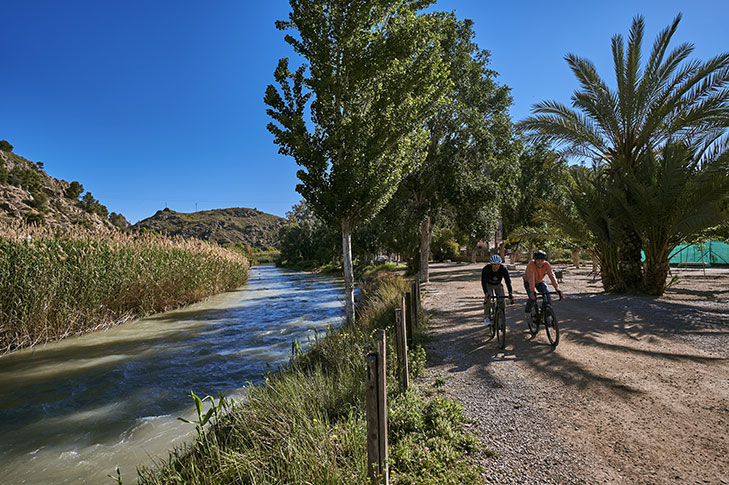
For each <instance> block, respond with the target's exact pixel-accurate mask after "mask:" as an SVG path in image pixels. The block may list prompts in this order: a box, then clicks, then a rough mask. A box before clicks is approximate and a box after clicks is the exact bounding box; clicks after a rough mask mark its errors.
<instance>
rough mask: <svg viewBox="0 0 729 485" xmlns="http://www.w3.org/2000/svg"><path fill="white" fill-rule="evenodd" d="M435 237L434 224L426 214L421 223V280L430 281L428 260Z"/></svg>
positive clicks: (422, 281)
mask: <svg viewBox="0 0 729 485" xmlns="http://www.w3.org/2000/svg"><path fill="white" fill-rule="evenodd" d="M432 237H433V226H432V225H431V224H430V216H425V218H424V219H423V221H422V222H421V223H420V269H419V271H418V272H419V273H420V282H421V283H427V282H428V281H430V277H429V275H428V260H429V259H430V241H431V238H432Z"/></svg>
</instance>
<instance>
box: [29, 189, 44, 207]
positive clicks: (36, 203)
mask: <svg viewBox="0 0 729 485" xmlns="http://www.w3.org/2000/svg"><path fill="white" fill-rule="evenodd" d="M30 196H31V198H32V199H31V200H30V201H29V203H28V205H30V206H31V207H33V208H35V209H37V210H38V211H39V212H44V211H45V210H46V206H47V204H48V196H47V195H46V193H45V192H43V191H42V190H37V189H31V191H30Z"/></svg>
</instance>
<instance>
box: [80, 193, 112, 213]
mask: <svg viewBox="0 0 729 485" xmlns="http://www.w3.org/2000/svg"><path fill="white" fill-rule="evenodd" d="M81 207H82V208H83V209H84V210H85V211H86V212H88V213H89V214H96V215H98V216H100V217H103V218H104V219H106V218H107V217H108V215H109V210H108V209H107V208H106V206H105V205H103V204H101V203H100V202H99V201H98V200H96V199H95V198H94V196H93V195H91V192H86V193H85V194H84V196H83V197H81Z"/></svg>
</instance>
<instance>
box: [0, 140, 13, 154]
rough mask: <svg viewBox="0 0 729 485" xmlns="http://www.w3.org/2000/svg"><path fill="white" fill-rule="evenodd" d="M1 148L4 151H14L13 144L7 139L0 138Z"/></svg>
mask: <svg viewBox="0 0 729 485" xmlns="http://www.w3.org/2000/svg"><path fill="white" fill-rule="evenodd" d="M0 150H2V151H4V152H12V151H13V145H11V144H10V142H8V141H7V140H0Z"/></svg>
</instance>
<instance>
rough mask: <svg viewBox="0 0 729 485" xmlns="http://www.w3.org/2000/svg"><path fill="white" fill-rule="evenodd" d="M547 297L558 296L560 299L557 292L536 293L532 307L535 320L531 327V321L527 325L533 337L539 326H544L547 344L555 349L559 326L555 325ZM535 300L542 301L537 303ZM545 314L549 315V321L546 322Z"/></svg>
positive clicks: (555, 321)
mask: <svg viewBox="0 0 729 485" xmlns="http://www.w3.org/2000/svg"><path fill="white" fill-rule="evenodd" d="M547 295H560V298H559V299H560V300H561V299H562V294H561V292H557V291H549V292H545V293H536V294H535V295H534V306H533V310H534V313H535V317H536V318H535V320H534V322H533V325H532V322H531V321H528V322H527V323H528V324H529V331H530V332H531V334H532V335H533V336H534V335H536V334H537V332H539V325H540V324H541V325H544V329H545V331H546V332H547V338H548V339H549V343H550V344H551V345H552V347H556V346H557V344H558V343H559V326H558V324H557V318H556V316H555V314H554V310H553V309H552V304H551V302H550V301H549V299H548V298H547ZM537 298H541V299H542V301H541V302H539V301H537ZM547 314H549V320H547V317H546V315H547ZM532 327H533V328H532Z"/></svg>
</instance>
